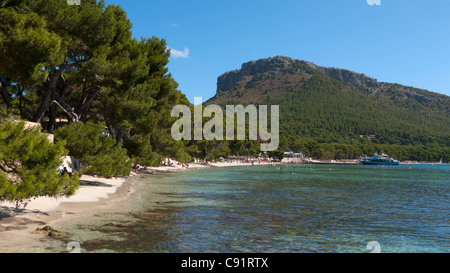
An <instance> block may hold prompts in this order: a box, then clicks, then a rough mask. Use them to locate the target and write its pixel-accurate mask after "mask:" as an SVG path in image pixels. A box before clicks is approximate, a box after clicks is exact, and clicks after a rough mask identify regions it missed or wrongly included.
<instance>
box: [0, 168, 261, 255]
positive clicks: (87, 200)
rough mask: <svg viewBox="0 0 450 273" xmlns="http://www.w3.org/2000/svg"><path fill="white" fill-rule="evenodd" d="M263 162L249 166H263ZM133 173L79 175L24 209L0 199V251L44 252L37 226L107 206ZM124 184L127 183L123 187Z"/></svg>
mask: <svg viewBox="0 0 450 273" xmlns="http://www.w3.org/2000/svg"><path fill="white" fill-rule="evenodd" d="M267 164H269V163H267V162H264V163H263V162H261V163H257V162H255V163H254V164H253V165H255V166H259V165H267ZM251 165H252V163H242V162H238V161H235V162H215V163H210V164H208V165H203V164H189V166H188V168H186V167H182V166H181V165H177V164H174V165H173V166H161V167H148V168H146V169H145V170H141V171H140V172H139V173H140V174H151V173H156V172H175V171H191V170H198V169H201V168H211V167H236V166H251ZM136 176H137V174H136V173H134V172H132V173H130V176H129V177H120V178H113V179H108V178H98V177H92V176H87V175H83V176H82V177H81V178H80V187H79V188H78V190H77V191H76V193H75V195H73V196H70V197H65V198H58V199H55V198H49V197H39V198H36V199H34V200H32V201H31V202H29V203H28V205H27V206H26V208H25V209H16V208H15V204H14V203H10V202H0V253H30V252H31V253H34V252H45V247H46V245H47V244H48V241H49V238H48V235H43V234H34V233H33V231H35V230H36V229H37V228H43V227H44V226H52V223H53V222H54V221H58V220H59V219H62V218H64V217H71V216H77V215H79V214H82V212H83V211H85V210H89V208H92V207H94V206H107V205H108V201H109V200H111V199H113V198H114V195H115V194H116V193H117V192H122V193H123V192H125V193H126V192H129V191H131V188H130V186H129V185H128V183H127V181H130V180H131V179H133V178H134V177H136ZM127 185H128V186H127Z"/></svg>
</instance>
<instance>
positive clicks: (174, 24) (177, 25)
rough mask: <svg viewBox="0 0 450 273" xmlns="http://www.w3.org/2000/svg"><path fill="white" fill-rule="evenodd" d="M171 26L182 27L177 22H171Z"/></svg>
mask: <svg viewBox="0 0 450 273" xmlns="http://www.w3.org/2000/svg"><path fill="white" fill-rule="evenodd" d="M170 26H171V27H175V28H179V27H180V25H179V24H177V23H173V24H170Z"/></svg>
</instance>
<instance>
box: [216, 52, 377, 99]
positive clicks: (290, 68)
mask: <svg viewBox="0 0 450 273" xmlns="http://www.w3.org/2000/svg"><path fill="white" fill-rule="evenodd" d="M298 64H303V65H306V66H307V67H309V68H311V69H313V70H316V71H319V72H321V73H323V74H326V75H328V76H330V77H332V78H334V79H337V80H339V81H342V82H345V83H350V84H352V85H354V86H362V87H380V86H381V84H380V83H378V81H377V80H375V79H373V78H370V77H367V76H366V75H364V74H360V73H355V72H352V71H349V70H345V69H338V68H328V67H322V66H318V65H315V64H313V63H311V62H306V61H301V60H295V59H292V58H289V57H284V56H276V57H273V58H267V59H261V60H257V61H251V62H247V63H244V64H243V65H242V68H241V69H239V70H234V71H230V72H226V73H225V74H223V75H221V76H220V77H219V78H218V79H217V94H216V97H218V96H221V95H223V93H224V92H226V91H228V90H230V89H232V88H234V87H236V86H237V85H238V83H239V82H242V81H245V79H246V77H248V76H254V78H253V79H252V81H254V82H256V81H260V80H262V79H265V78H269V77H271V76H277V75H281V74H286V73H289V74H291V75H292V74H302V73H303V74H304V73H305V71H300V70H298V69H297V68H298Z"/></svg>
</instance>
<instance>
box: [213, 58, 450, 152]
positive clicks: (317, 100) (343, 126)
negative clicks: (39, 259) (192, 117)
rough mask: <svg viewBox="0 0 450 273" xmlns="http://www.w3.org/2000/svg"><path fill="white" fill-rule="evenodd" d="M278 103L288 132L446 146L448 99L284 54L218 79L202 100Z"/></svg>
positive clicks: (334, 138)
mask: <svg viewBox="0 0 450 273" xmlns="http://www.w3.org/2000/svg"><path fill="white" fill-rule="evenodd" d="M211 103H214V104H219V105H224V104H229V103H230V104H238V103H239V104H266V105H270V104H276V105H280V128H281V130H282V132H284V134H285V135H286V137H287V138H292V139H295V138H312V139H315V140H317V141H319V142H327V143H332V142H336V143H353V142H354V141H355V139H357V138H359V137H360V136H361V135H363V136H369V135H371V136H375V137H373V138H372V140H371V141H372V142H374V143H380V144H401V145H430V144H432V143H434V144H437V145H446V146H447V147H448V146H450V140H449V139H450V109H449V108H450V97H448V96H446V95H443V94H439V93H435V92H430V91H427V90H424V89H419V88H414V87H409V86H404V85H400V84H395V83H386V82H379V81H377V80H376V79H374V78H371V77H369V76H366V75H365V74H362V73H357V72H353V71H350V70H346V69H342V68H329V67H328V68H327V67H321V66H318V65H316V64H314V63H311V62H307V61H302V60H295V59H293V58H289V57H285V56H276V57H271V58H266V59H260V60H255V61H250V62H246V63H244V64H242V67H241V69H238V70H233V71H229V72H226V73H224V74H223V75H221V76H219V77H218V80H217V92H216V95H215V96H214V97H212V98H211V99H209V100H208V101H207V102H206V104H211Z"/></svg>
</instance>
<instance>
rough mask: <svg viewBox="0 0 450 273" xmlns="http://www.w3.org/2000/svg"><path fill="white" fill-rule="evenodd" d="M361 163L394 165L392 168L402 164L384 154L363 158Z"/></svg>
mask: <svg viewBox="0 0 450 273" xmlns="http://www.w3.org/2000/svg"><path fill="white" fill-rule="evenodd" d="M359 163H360V164H363V165H392V166H395V165H398V164H400V162H399V161H398V160H395V159H393V158H391V157H389V156H387V155H385V154H384V153H382V154H381V155H377V154H375V155H374V156H372V157H370V156H365V157H362V158H361V160H360V161H359Z"/></svg>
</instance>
